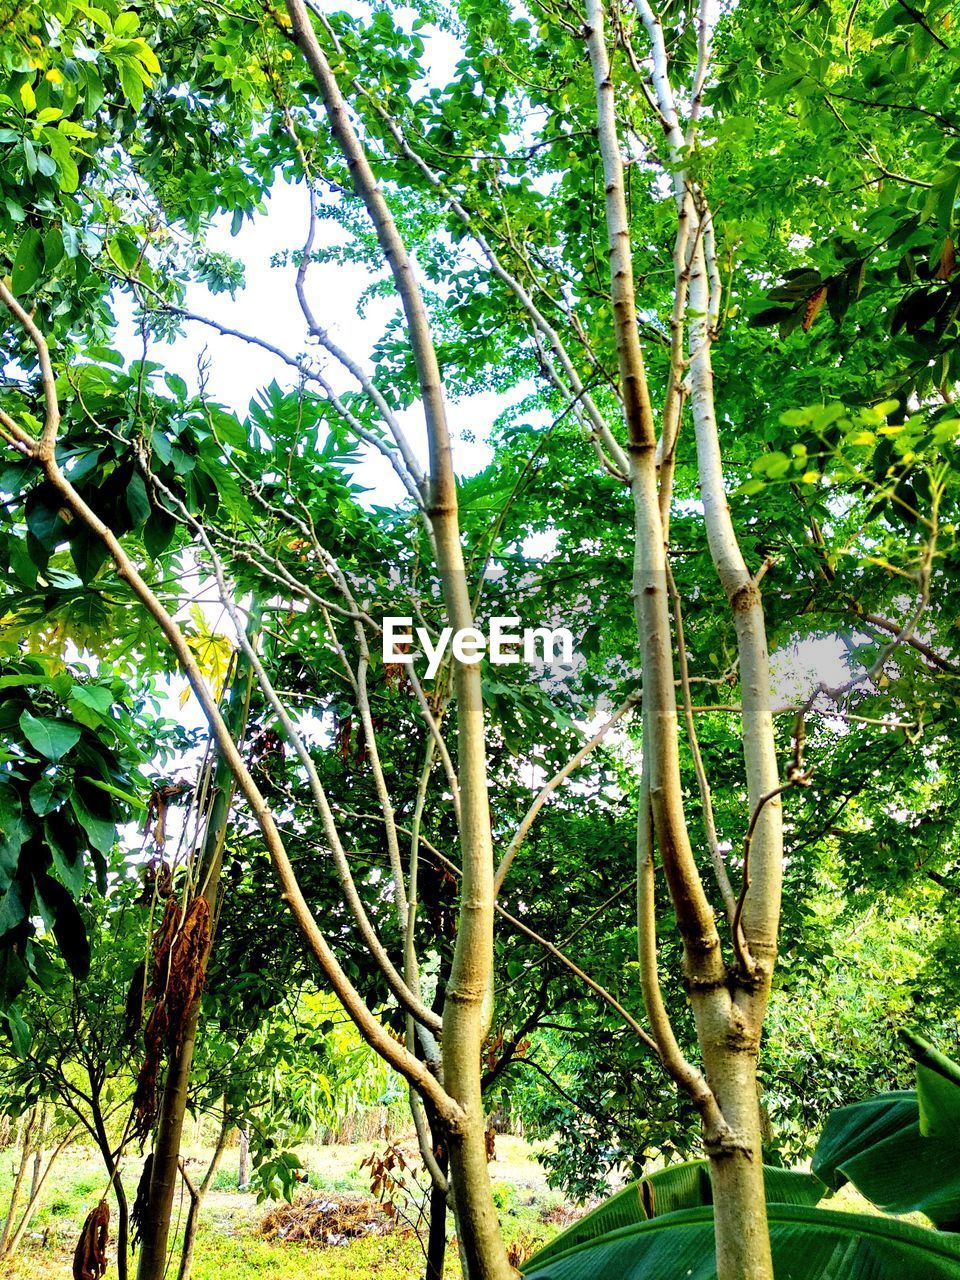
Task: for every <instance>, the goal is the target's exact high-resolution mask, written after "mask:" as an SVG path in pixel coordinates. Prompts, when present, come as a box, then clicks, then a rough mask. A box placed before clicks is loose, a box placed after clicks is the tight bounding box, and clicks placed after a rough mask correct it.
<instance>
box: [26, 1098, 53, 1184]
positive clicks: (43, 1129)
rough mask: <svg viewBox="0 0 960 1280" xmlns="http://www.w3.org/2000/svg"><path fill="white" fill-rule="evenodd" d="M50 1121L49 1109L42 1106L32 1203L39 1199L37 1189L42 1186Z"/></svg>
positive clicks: (37, 1137)
mask: <svg viewBox="0 0 960 1280" xmlns="http://www.w3.org/2000/svg"><path fill="white" fill-rule="evenodd" d="M49 1119H50V1116H49V1113H48V1111H47V1108H46V1107H45V1106H42V1107H41V1108H40V1123H39V1124H38V1126H37V1136H36V1143H37V1149H36V1151H35V1152H34V1153H33V1176H32V1177H31V1179H30V1200H31V1203H32V1202H33V1201H34V1200H35V1199H36V1198H37V1188H38V1186H39V1185H40V1176H41V1171H42V1169H43V1142H44V1139H45V1138H46V1136H47V1122H48V1121H49Z"/></svg>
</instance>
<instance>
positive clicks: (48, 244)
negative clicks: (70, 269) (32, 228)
mask: <svg viewBox="0 0 960 1280" xmlns="http://www.w3.org/2000/svg"><path fill="white" fill-rule="evenodd" d="M62 259H63V233H62V232H61V230H60V228H59V227H51V228H50V230H49V231H48V232H47V234H46V235H45V236H44V237H43V265H44V269H45V270H46V271H47V272H50V271H53V270H54V269H55V268H56V267H57V266H59V264H60V262H61V261H62Z"/></svg>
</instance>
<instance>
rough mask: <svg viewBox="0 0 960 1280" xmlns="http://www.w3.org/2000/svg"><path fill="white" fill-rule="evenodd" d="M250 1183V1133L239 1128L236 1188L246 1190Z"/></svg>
mask: <svg viewBox="0 0 960 1280" xmlns="http://www.w3.org/2000/svg"><path fill="white" fill-rule="evenodd" d="M249 1185H250V1134H249V1132H248V1130H246V1129H241V1130H240V1163H239V1165H238V1166H237V1190H238V1191H246V1189H247V1187H248V1186H249Z"/></svg>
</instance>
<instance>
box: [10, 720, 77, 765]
mask: <svg viewBox="0 0 960 1280" xmlns="http://www.w3.org/2000/svg"><path fill="white" fill-rule="evenodd" d="M20 728H21V729H22V730H23V736H24V737H25V738H26V740H27V741H28V742H29V743H30V745H31V747H33V749H34V750H35V751H39V752H40V754H41V755H42V756H46V757H47V759H48V760H53V761H57V760H59V759H60V757H61V756H65V755H66V754H67V752H68V751H70V750H72V749H73V748H74V747H75V746H76V745H77V743H78V742H79V741H80V732H81V730H80V726H79V725H78V724H71V723H69V722H68V721H64V720H50V719H48V718H46V717H44V716H34V715H31V714H30V712H29V711H24V712H23V713H22V714H21V716H20Z"/></svg>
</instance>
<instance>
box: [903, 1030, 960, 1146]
mask: <svg viewBox="0 0 960 1280" xmlns="http://www.w3.org/2000/svg"><path fill="white" fill-rule="evenodd" d="M901 1034H902V1035H903V1037H904V1039H905V1040H906V1041H907V1042H908V1043H909V1045H910V1047H911V1049H912V1050H913V1053H914V1056H915V1057H916V1059H917V1101H918V1103H919V1104H920V1132H921V1133H922V1134H923V1136H924V1137H925V1138H951V1139H953V1141H954V1143H955V1144H960V1138H958V1135H960V1066H958V1065H957V1063H955V1062H954V1061H953V1060H952V1059H951V1058H948V1057H947V1056H946V1054H943V1053H940V1051H939V1050H938V1049H936V1048H935V1047H934V1046H933V1045H932V1044H930V1043H928V1041H926V1040H923V1039H922V1038H921V1037H920V1036H917V1035H914V1034H912V1033H911V1032H908V1031H905V1032H902V1033H901Z"/></svg>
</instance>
